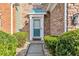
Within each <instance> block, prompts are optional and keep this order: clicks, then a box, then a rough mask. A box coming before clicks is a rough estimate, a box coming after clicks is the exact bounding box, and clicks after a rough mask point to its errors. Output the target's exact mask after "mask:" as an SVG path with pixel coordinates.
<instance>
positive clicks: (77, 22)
mask: <svg viewBox="0 0 79 59" xmlns="http://www.w3.org/2000/svg"><path fill="white" fill-rule="evenodd" d="M72 25H74V26H76V27H79V13H76V14H74V15H73V17H72Z"/></svg>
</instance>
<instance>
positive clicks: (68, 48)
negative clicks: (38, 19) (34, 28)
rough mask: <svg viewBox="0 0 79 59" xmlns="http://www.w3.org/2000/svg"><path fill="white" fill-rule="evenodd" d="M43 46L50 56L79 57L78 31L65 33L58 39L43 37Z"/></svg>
mask: <svg viewBox="0 0 79 59" xmlns="http://www.w3.org/2000/svg"><path fill="white" fill-rule="evenodd" d="M45 44H46V45H47V47H48V49H49V50H51V51H50V52H51V54H52V55H57V56H71V55H78V56H79V29H77V30H74V31H69V32H65V33H63V34H62V35H59V36H58V37H55V36H53V37H52V36H50V35H49V36H45Z"/></svg>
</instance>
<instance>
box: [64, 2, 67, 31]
mask: <svg viewBox="0 0 79 59" xmlns="http://www.w3.org/2000/svg"><path fill="white" fill-rule="evenodd" d="M64 32H67V3H65V4H64Z"/></svg>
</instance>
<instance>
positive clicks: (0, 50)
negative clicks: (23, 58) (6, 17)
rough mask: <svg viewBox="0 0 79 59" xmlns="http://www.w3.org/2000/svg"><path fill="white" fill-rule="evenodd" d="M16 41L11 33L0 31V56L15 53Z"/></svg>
mask: <svg viewBox="0 0 79 59" xmlns="http://www.w3.org/2000/svg"><path fill="white" fill-rule="evenodd" d="M16 48H17V41H16V38H15V37H14V36H13V35H10V34H8V33H5V32H3V31H0V56H14V55H16Z"/></svg>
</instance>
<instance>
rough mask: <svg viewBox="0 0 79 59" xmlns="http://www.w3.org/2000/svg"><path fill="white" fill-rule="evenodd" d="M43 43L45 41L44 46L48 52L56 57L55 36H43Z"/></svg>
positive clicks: (56, 40)
mask: <svg viewBox="0 0 79 59" xmlns="http://www.w3.org/2000/svg"><path fill="white" fill-rule="evenodd" d="M44 39H45V40H44V41H45V44H46V46H47V48H48V49H49V52H50V53H51V54H52V55H56V51H55V48H56V44H57V42H58V39H57V36H50V35H48V36H45V37H44Z"/></svg>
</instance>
